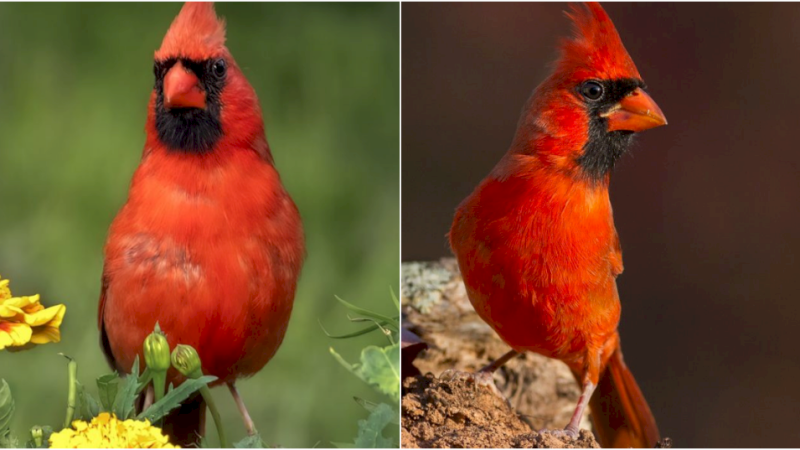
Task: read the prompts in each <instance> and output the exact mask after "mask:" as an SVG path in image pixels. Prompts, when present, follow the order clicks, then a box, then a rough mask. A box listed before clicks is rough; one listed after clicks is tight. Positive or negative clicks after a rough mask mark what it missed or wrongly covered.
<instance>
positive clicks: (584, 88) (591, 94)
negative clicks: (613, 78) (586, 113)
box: [581, 81, 603, 100]
mask: <svg viewBox="0 0 800 450" xmlns="http://www.w3.org/2000/svg"><path fill="white" fill-rule="evenodd" d="M581 95H583V96H584V97H586V98H587V99H588V100H598V99H599V98H600V97H602V96H603V85H602V84H600V83H598V82H597V81H587V82H585V83H583V84H582V85H581Z"/></svg>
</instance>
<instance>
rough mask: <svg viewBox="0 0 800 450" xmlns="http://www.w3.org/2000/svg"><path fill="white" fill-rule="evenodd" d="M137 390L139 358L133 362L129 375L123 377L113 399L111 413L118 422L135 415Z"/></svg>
mask: <svg viewBox="0 0 800 450" xmlns="http://www.w3.org/2000/svg"><path fill="white" fill-rule="evenodd" d="M138 389H139V356H138V355H137V356H136V358H135V359H134V360H133V368H132V369H131V373H130V375H128V376H127V377H125V381H124V383H123V385H122V389H121V390H120V391H119V393H117V397H116V398H115V399H114V406H113V411H114V413H115V414H116V415H117V417H118V418H119V419H120V420H126V419H130V418H132V417H133V415H134V414H135V413H136V391H137V390H138Z"/></svg>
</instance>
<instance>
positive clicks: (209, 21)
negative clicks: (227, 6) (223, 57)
mask: <svg viewBox="0 0 800 450" xmlns="http://www.w3.org/2000/svg"><path fill="white" fill-rule="evenodd" d="M224 49H225V21H223V20H221V19H219V18H218V17H217V13H216V12H214V4H213V3H208V2H187V3H186V4H184V5H183V8H181V12H180V13H178V16H177V17H175V20H173V21H172V25H170V27H169V30H168V31H167V34H166V35H165V36H164V40H163V41H162V42H161V48H160V49H159V50H158V51H156V54H155V58H156V59H165V58H170V57H178V56H183V57H187V58H190V59H197V60H204V59H207V58H211V57H214V56H218V55H219V53H220V52H222V51H223V50H224Z"/></svg>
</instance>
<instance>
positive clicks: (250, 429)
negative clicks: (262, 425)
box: [228, 383, 256, 436]
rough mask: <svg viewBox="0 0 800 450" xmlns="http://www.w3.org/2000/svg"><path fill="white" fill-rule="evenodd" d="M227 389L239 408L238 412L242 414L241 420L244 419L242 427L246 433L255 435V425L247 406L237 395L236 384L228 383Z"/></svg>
mask: <svg viewBox="0 0 800 450" xmlns="http://www.w3.org/2000/svg"><path fill="white" fill-rule="evenodd" d="M228 389H230V391H231V395H232V396H233V401H235V402H236V406H237V407H238V408H239V412H240V413H241V414H242V420H243V421H244V427H245V429H246V430H247V435H248V436H253V435H255V434H256V426H255V424H254V423H253V419H251V418H250V413H249V412H247V407H246V406H244V401H243V400H242V397H241V396H240V395H239V390H238V389H236V385H235V384H233V383H228Z"/></svg>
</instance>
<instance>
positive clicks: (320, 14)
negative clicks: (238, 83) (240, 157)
mask: <svg viewBox="0 0 800 450" xmlns="http://www.w3.org/2000/svg"><path fill="white" fill-rule="evenodd" d="M179 9H180V5H178V4H175V3H171V4H167V3H162V4H156V3H147V4H132V3H120V4H98V3H92V4H75V3H73V4H52V3H47V4H9V3H2V4H0V61H2V70H0V274H2V275H3V277H4V278H9V279H11V288H12V291H13V292H14V293H15V294H17V295H23V294H32V293H40V294H41V295H42V299H43V302H44V303H45V304H46V305H52V304H56V303H64V304H66V305H67V314H66V318H65V322H64V325H63V326H62V341H61V343H59V344H48V345H45V346H41V347H38V348H34V349H32V350H29V351H25V352H21V353H14V354H11V353H8V352H0V378H5V379H6V380H7V381H8V382H9V384H10V385H11V388H12V390H13V393H14V396H15V398H16V401H17V413H16V417H15V419H14V422H13V430H14V432H15V434H17V435H18V436H19V437H20V438H25V437H26V433H27V430H28V429H29V427H31V426H32V425H35V424H41V425H53V426H56V425H59V424H60V423H61V422H62V421H63V418H64V411H65V404H66V382H67V378H66V360H64V359H63V358H61V357H60V356H58V355H57V353H58V352H64V353H66V354H68V355H71V356H73V357H75V358H76V359H77V360H78V362H79V379H80V381H81V382H82V383H83V384H84V385H90V386H92V388H91V389H92V391H93V392H94V389H95V388H94V379H95V378H96V377H97V376H99V375H101V374H103V373H106V372H107V371H108V368H107V366H106V364H105V361H104V359H103V357H102V354H101V352H100V349H99V346H98V333H97V330H96V314H97V313H96V308H97V299H98V295H99V289H100V272H101V266H102V258H103V257H102V247H103V243H104V242H105V237H106V231H107V228H108V225H109V224H110V223H111V220H112V218H113V217H114V215H115V214H116V212H117V210H118V209H119V208H120V207H121V206H122V204H123V203H124V201H125V199H126V195H127V190H128V183H129V181H130V177H131V175H132V173H133V171H134V169H135V168H136V166H137V164H138V161H139V157H140V155H141V151H142V146H143V143H144V121H145V114H146V107H147V101H148V98H149V97H148V96H149V94H150V90H151V89H152V84H153V74H152V57H153V51H154V50H155V49H157V48H158V47H159V45H160V43H161V39H162V37H163V35H164V33H165V32H166V30H167V28H168V27H169V24H170V23H171V21H172V19H173V18H174V16H175V15H176V14H177V13H178V11H179ZM217 12H218V14H219V15H221V16H223V17H225V18H226V20H227V24H228V41H227V42H228V48H229V49H230V50H231V52H232V53H233V55H234V57H235V58H236V61H237V62H238V63H239V65H240V66H241V67H242V69H243V70H244V73H245V75H246V76H247V77H248V79H249V80H250V82H251V84H252V85H253V86H254V88H255V89H256V92H257V93H258V95H259V99H260V100H261V105H262V109H263V112H264V119H265V123H266V127H267V138H268V140H269V142H270V146H271V148H272V151H273V154H274V156H275V160H276V164H277V167H278V169H279V171H280V172H281V174H282V177H283V181H284V184H285V185H286V187H287V189H288V190H289V192H290V193H291V195H292V196H293V198H294V200H295V202H296V203H297V205H298V207H299V208H300V212H301V214H302V216H303V219H304V223H305V230H306V238H307V246H308V259H307V262H306V264H305V268H304V270H303V274H302V278H301V280H300V286H299V289H298V292H297V297H296V302H295V309H294V313H293V316H292V321H291V323H290V325H289V331H288V333H287V335H286V339H285V341H284V343H283V346H282V348H281V349H280V350H279V351H278V354H277V355H276V356H275V358H274V359H273V360H272V361H271V362H270V363H269V364H268V365H267V367H266V368H265V369H264V370H263V371H262V372H261V373H259V374H258V375H257V376H255V377H254V378H252V379H250V380H246V381H244V382H242V383H240V385H241V386H240V388H241V389H242V391H243V395H244V397H245V399H247V404H248V407H249V409H250V413H251V414H252V416H253V419H254V420H255V422H256V425H257V427H258V428H259V431H260V432H261V434H262V436H263V437H264V440H265V441H266V443H267V444H270V445H279V446H283V447H297V446H305V447H308V446H315V445H318V446H323V447H324V446H329V445H330V442H331V441H351V440H352V438H353V437H354V436H355V435H356V432H357V420H358V419H361V418H364V417H366V412H365V410H364V409H362V408H361V407H360V406H359V405H357V404H356V403H355V402H354V401H353V396H360V397H363V398H366V399H370V400H375V401H381V400H382V401H388V399H384V398H381V397H380V396H379V394H377V393H375V392H373V391H372V390H371V389H370V388H369V387H368V386H366V385H364V384H363V383H362V382H361V381H360V380H358V379H356V378H355V377H353V376H352V375H351V374H350V373H348V372H347V371H345V370H344V369H343V368H342V367H341V366H339V365H338V364H337V363H336V361H334V359H333V358H332V357H331V355H330V354H329V353H328V347H329V346H331V345H333V346H334V347H335V348H336V349H337V350H338V351H339V352H340V353H341V354H343V356H345V358H347V359H349V360H351V361H355V360H356V359H357V357H358V353H359V350H360V348H361V347H363V346H365V345H368V344H370V343H382V340H381V338H379V337H378V336H377V335H370V336H366V337H361V338H358V339H353V340H348V341H332V340H330V339H328V338H327V337H326V336H325V335H324V333H323V332H322V330H321V328H320V325H319V323H318V320H319V321H321V322H322V323H323V324H324V325H325V326H326V328H327V329H328V330H330V331H332V332H345V331H352V330H353V329H354V328H353V327H352V324H350V323H348V322H347V321H346V312H345V310H344V309H343V308H342V307H340V306H339V304H338V303H337V302H336V301H335V300H334V295H339V296H341V297H343V298H345V299H347V300H349V301H351V302H353V303H356V304H359V305H361V306H365V307H368V308H371V309H374V310H377V311H379V312H383V313H390V312H391V311H392V303H391V300H390V297H389V289H390V287H391V288H393V289H394V290H395V292H397V282H398V275H399V206H398V203H399V187H398V185H399V167H398V166H399V153H398V152H399V36H398V35H399V29H398V24H399V5H398V4H362V3H358V4H276V3H272V4H254V3H248V4H233V3H228V4H219V5H217ZM214 394H215V396H216V397H217V398H218V400H217V402H218V403H219V404H220V407H221V409H222V413H223V415H224V417H225V422H226V425H227V429H228V430H229V431H228V433H229V434H231V435H232V437H233V439H234V440H238V438H241V437H243V436H244V429H243V426H242V424H241V421H240V419H239V417H238V415H237V413H236V410H235V407H234V404H233V401H232V400H231V398H230V396H229V395H228V393H227V391H226V390H222V389H215V390H214ZM211 428H212V427H209V430H211ZM210 433H213V432H212V431H210ZM212 442H216V438H214V439H213V441H212Z"/></svg>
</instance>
